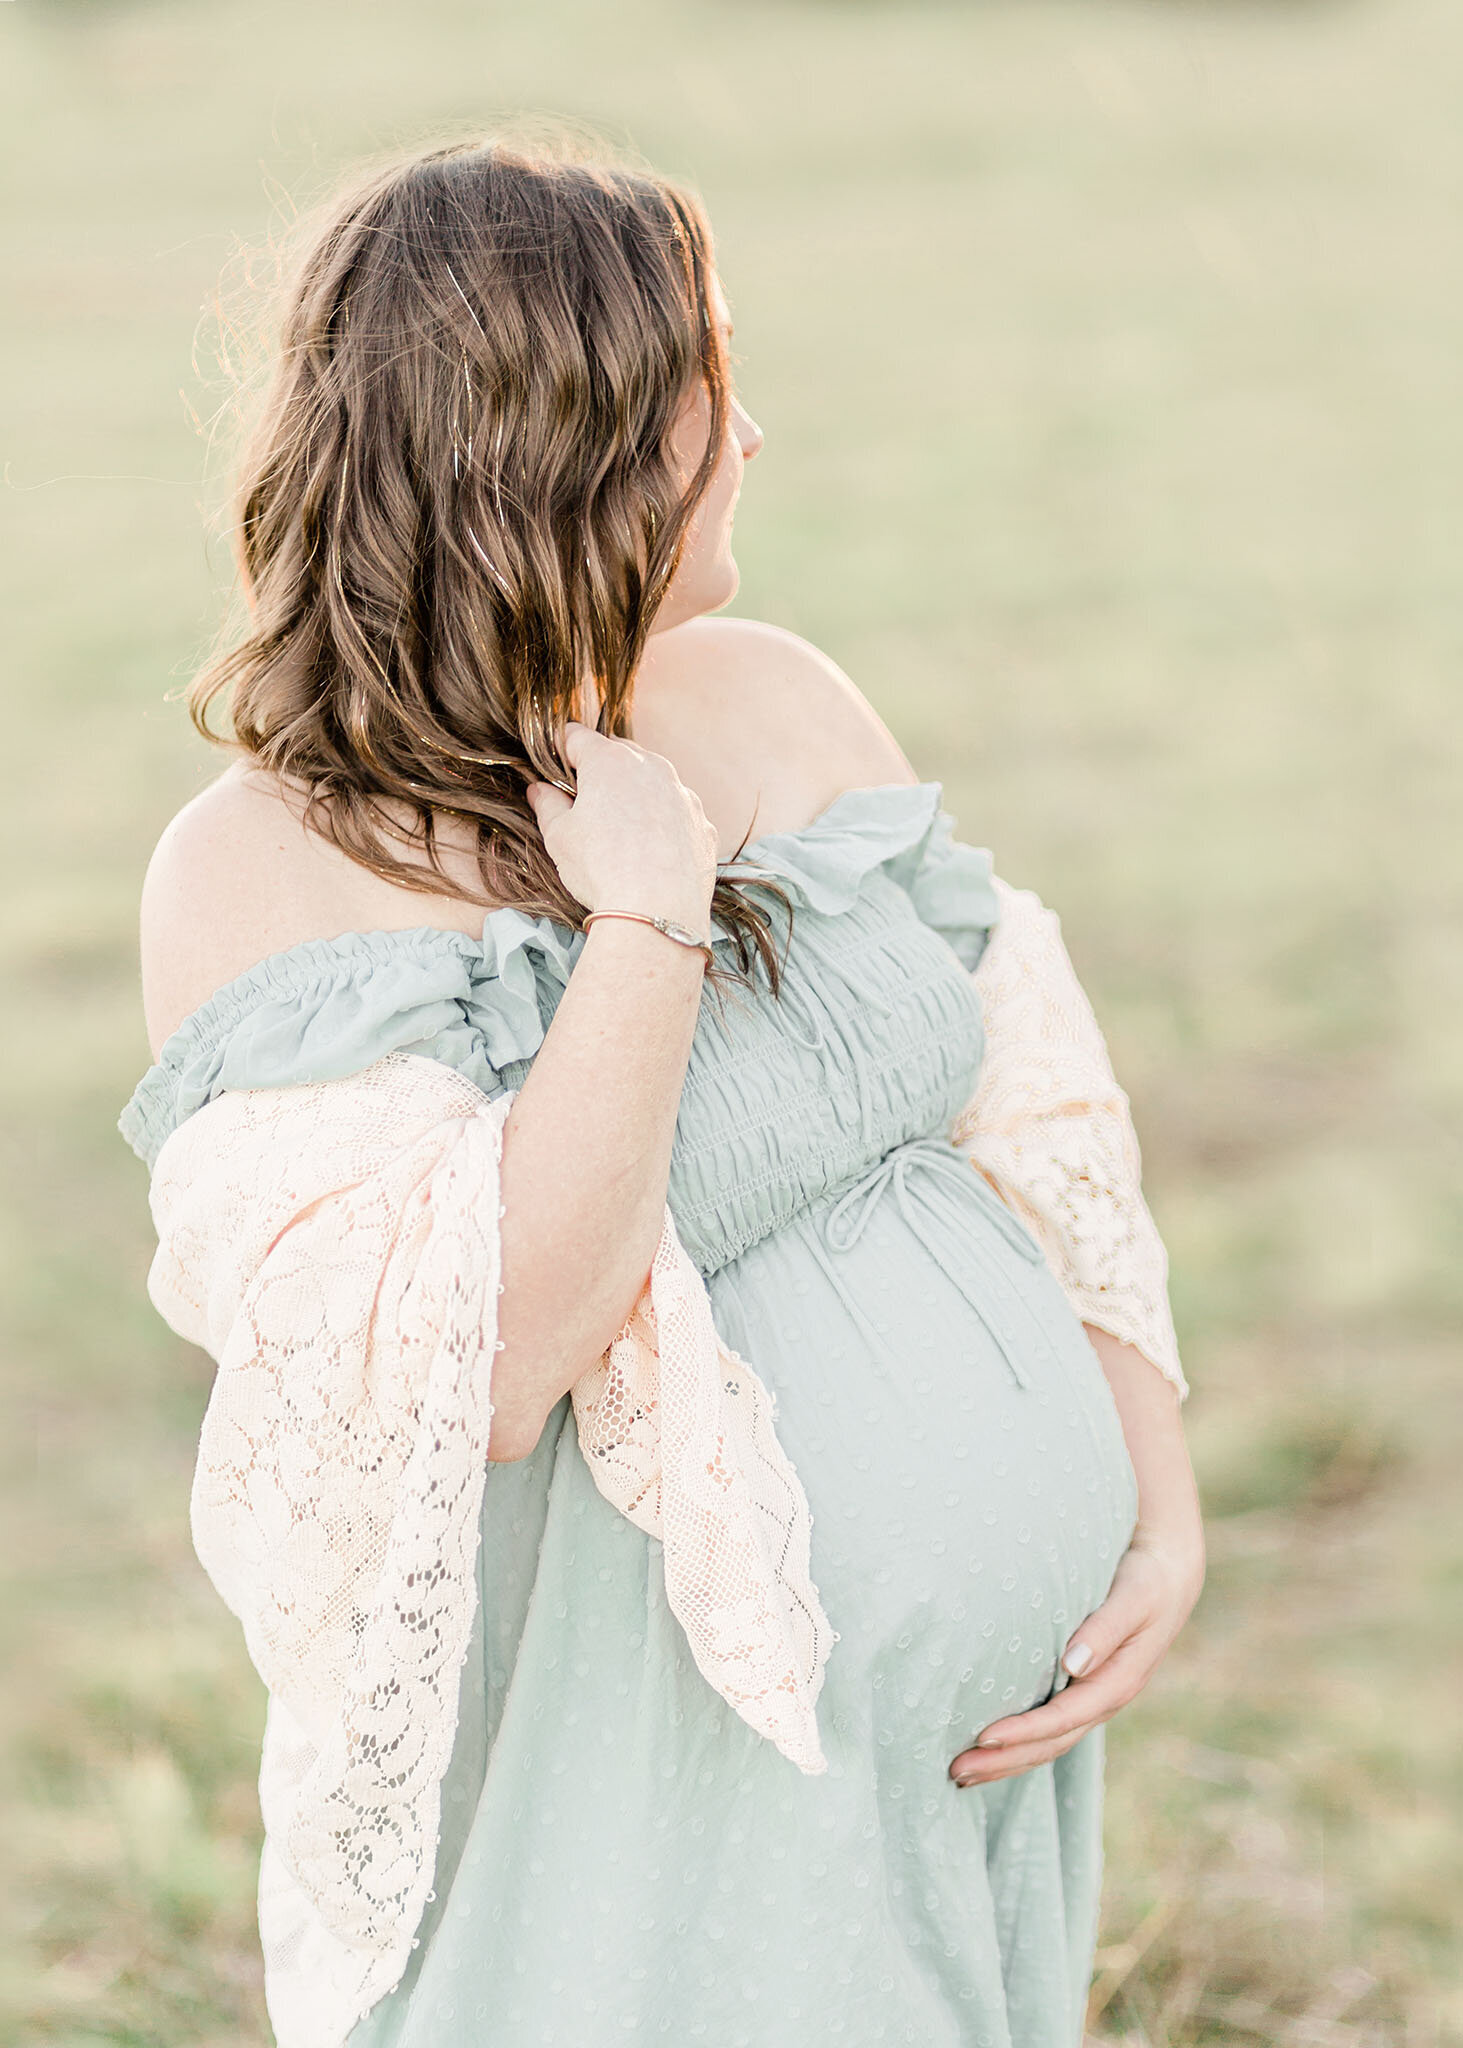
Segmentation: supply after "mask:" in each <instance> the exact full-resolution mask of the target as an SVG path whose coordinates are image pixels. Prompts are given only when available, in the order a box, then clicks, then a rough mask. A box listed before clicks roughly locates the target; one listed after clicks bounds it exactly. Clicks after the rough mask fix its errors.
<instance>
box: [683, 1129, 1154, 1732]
mask: <svg viewBox="0 0 1463 2048" xmlns="http://www.w3.org/2000/svg"><path fill="white" fill-rule="evenodd" d="M901 1149H902V1150H904V1151H906V1152H907V1153H909V1154H911V1155H912V1156H911V1158H910V1159H909V1160H908V1162H907V1165H908V1170H907V1171H904V1170H899V1171H898V1178H897V1185H896V1177H895V1171H894V1170H891V1171H890V1172H889V1173H888V1174H887V1175H886V1176H885V1177H884V1179H883V1180H882V1181H881V1180H878V1179H877V1178H873V1179H871V1181H870V1183H869V1184H868V1185H867V1186H865V1187H864V1188H863V1189H861V1190H856V1191H855V1192H856V1195H857V1197H858V1199H857V1201H856V1202H854V1203H853V1204H850V1202H849V1200H848V1198H844V1200H843V1201H842V1203H834V1202H831V1201H830V1202H824V1203H821V1204H817V1205H815V1206H814V1207H812V1208H810V1209H807V1210H805V1211H804V1212H803V1213H802V1214H801V1215H799V1216H798V1217H797V1218H796V1219H795V1221H794V1222H793V1223H791V1224H789V1225H787V1226H786V1227H784V1228H783V1229H781V1230H779V1231H778V1232H776V1233H775V1234H774V1235H772V1236H770V1237H768V1238H766V1239H764V1240H763V1241H762V1242H761V1243H760V1244H758V1245H755V1246H754V1247H752V1249H751V1250H750V1251H748V1252H746V1253H744V1254H743V1255H742V1256H741V1257H740V1258H739V1259H737V1260H735V1261H734V1262H733V1263H732V1264H730V1265H728V1266H726V1267H723V1268H722V1269H721V1270H720V1271H719V1272H717V1273H714V1274H712V1275H711V1276H710V1278H709V1279H708V1282H707V1286H708V1290H709V1292H710V1295H711V1301H712V1307H713V1313H714V1315H715V1318H716V1323H717V1327H718V1329H719V1330H720V1331H721V1334H722V1335H723V1337H724V1338H725V1339H726V1341H727V1342H728V1343H729V1344H731V1345H732V1346H733V1347H734V1348H735V1349H736V1350H738V1351H739V1352H741V1354H742V1355H743V1357H745V1358H746V1359H748V1360H749V1361H750V1362H751V1364H752V1365H753V1366H754V1367H755V1369H756V1370H757V1372H758V1373H759V1375H760V1376H761V1378H762V1379H763V1381H764V1382H765V1383H766V1384H767V1385H768V1387H769V1388H770V1389H771V1390H772V1392H773V1395H774V1397H775V1400H776V1405H777V1431H778V1437H779V1440H780V1441H781V1443H782V1444H783V1446H784V1448H785V1449H786V1451H787V1453H788V1456H789V1457H790V1458H791V1459H792V1461H793V1463H794V1464H795V1465H796V1467H797V1470H798V1473H799V1476H800V1478H801V1479H802V1482H803V1485H804V1488H805V1489H806V1492H807V1495H808V1500H809V1504H810V1506H811V1508H812V1514H813V1539H812V1540H813V1549H812V1563H813V1575H814V1579H815V1581H816V1583H817V1585H818V1588H819V1591H820V1593H821V1595H822V1598H823V1602H824V1605H825V1607H826V1608H827V1611H828V1615H829V1619H830V1621H831V1622H832V1624H833V1626H834V1627H835V1628H836V1629H837V1630H838V1631H839V1634H840V1641H839V1642H838V1644H837V1645H836V1646H835V1649H834V1652H833V1655H832V1658H831V1660H830V1665H829V1677H828V1683H829V1686H830V1688H831V1692H830V1697H829V1701H828V1705H829V1710H830V1712H832V1713H837V1712H840V1711H842V1712H844V1713H854V1714H857V1715H858V1716H859V1717H860V1718H863V1716H864V1715H865V1714H871V1715H872V1716H873V1717H874V1719H875V1721H876V1722H878V1723H880V1724H883V1723H887V1724H888V1726H889V1727H890V1728H891V1729H892V1728H895V1727H898V1728H899V1729H900V1730H902V1731H903V1732H904V1733H905V1734H906V1735H907V1732H908V1729H909V1725H910V1719H911V1717H913V1719H914V1720H915V1722H916V1723H917V1724H919V1725H921V1726H924V1727H926V1728H930V1729H933V1728H940V1727H949V1728H951V1729H952V1732H953V1733H954V1734H955V1735H956V1737H957V1738H958V1740H957V1746H958V1742H959V1741H963V1740H964V1739H965V1738H966V1736H967V1735H968V1734H973V1733H974V1732H975V1731H976V1730H977V1729H979V1728H980V1727H981V1726H983V1725H984V1724H985V1723H986V1722H989V1721H992V1720H995V1719H996V1718H997V1717H998V1716H999V1715H1001V1714H1007V1713H1013V1712H1019V1711H1021V1710H1022V1709H1023V1708H1025V1707H1027V1706H1031V1705H1034V1704H1036V1703H1037V1702H1038V1701H1040V1700H1043V1699H1045V1698H1047V1697H1048V1695H1049V1694H1050V1693H1051V1691H1052V1690H1053V1688H1054V1686H1055V1685H1056V1684H1058V1683H1059V1682H1060V1674H1059V1668H1058V1659H1059V1658H1060V1655H1061V1652H1062V1649H1063V1648H1064V1646H1065V1644H1066V1642H1067V1639H1068V1638H1069V1636H1070V1635H1071V1633H1072V1631H1073V1629H1075V1627H1076V1626H1077V1624H1078V1623H1079V1622H1080V1621H1081V1620H1082V1619H1083V1617H1084V1616H1085V1615H1086V1614H1088V1613H1090V1612H1091V1611H1092V1609H1093V1608H1094V1607H1095V1606H1097V1605H1098V1604H1099V1602H1100V1601H1101V1600H1102V1599H1103V1597H1104V1596H1105V1594H1106V1592H1107V1590H1108V1587H1109V1585H1110V1583H1111V1580H1112V1575H1113V1572H1114V1570H1115V1569H1116V1566H1117V1562H1118V1559H1119V1558H1120V1557H1121V1555H1122V1552H1123V1550H1124V1548H1125V1547H1126V1544H1127V1542H1128V1539H1129V1537H1130V1536H1131V1533H1132V1529H1133V1524H1134V1519H1135V1515H1136V1506H1137V1493H1136V1485H1135V1482H1134V1478H1133V1470H1132V1465H1131V1463H1130V1461H1129V1458H1128V1453H1127V1449H1126V1446H1125V1444H1124V1441H1123V1436H1122V1430H1121V1427H1120V1424H1119V1421H1118V1416H1117V1411H1116V1408H1115V1406H1114V1404H1113V1400H1112V1395H1111V1393H1110V1391H1109V1388H1108V1385H1107V1381H1106V1379H1105V1378H1104V1376H1103V1373H1102V1370H1101V1367H1100V1366H1099V1364H1098V1361H1097V1357H1096V1354H1095V1353H1094V1351H1093V1349H1092V1346H1091V1344H1090V1342H1089V1341H1088V1338H1087V1335H1086V1333H1085V1331H1084V1330H1083V1328H1082V1325H1081V1323H1080V1322H1079V1321H1078V1320H1077V1317H1076V1316H1075V1314H1074V1313H1073V1311H1072V1309H1071V1307H1070V1306H1069V1304H1068V1303H1067V1300H1066V1297H1065V1296H1064V1295H1063V1293H1062V1291H1061V1289H1060V1288H1059V1287H1058V1285H1057V1283H1056V1281H1055V1280H1054V1279H1053V1277H1052V1275H1051V1274H1050V1272H1049V1271H1048V1270H1047V1268H1046V1266H1045V1264H1044V1263H1043V1262H1042V1261H1041V1259H1040V1255H1039V1253H1037V1251H1036V1247H1035V1245H1034V1243H1033V1242H1032V1240H1031V1239H1030V1238H1029V1237H1028V1236H1027V1234H1026V1233H1025V1231H1024V1230H1022V1229H1021V1227H1020V1226H1019V1225H1018V1224H1016V1223H1015V1221H1014V1219H1012V1218H1010V1217H1009V1216H1008V1215H1007V1213H1006V1212H1005V1211H1004V1210H1003V1209H1002V1208H1001V1207H1000V1205H999V1203H998V1202H997V1200H996V1198H995V1197H994V1196H993V1195H992V1194H991V1193H990V1191H989V1190H988V1189H987V1188H986V1186H985V1184H984V1183H983V1182H981V1181H980V1180H979V1179H978V1177H977V1176H976V1174H975V1173H974V1170H973V1169H966V1171H967V1172H968V1173H969V1180H968V1182H967V1181H965V1180H963V1179H962V1177H961V1176H960V1175H956V1174H951V1173H950V1172H949V1171H948V1162H936V1164H937V1165H940V1164H942V1163H943V1164H944V1165H945V1167H946V1170H944V1171H925V1170H922V1169H921V1164H920V1158H919V1154H918V1148H917V1147H910V1148H901ZM926 1156H927V1155H926ZM1033 1255H1034V1256H1033ZM835 1681H836V1682H835ZM886 1739H888V1738H887V1737H886Z"/></svg>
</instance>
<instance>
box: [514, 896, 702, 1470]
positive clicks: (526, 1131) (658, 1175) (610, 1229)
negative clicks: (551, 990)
mask: <svg viewBox="0 0 1463 2048" xmlns="http://www.w3.org/2000/svg"><path fill="white" fill-rule="evenodd" d="M704 978H705V956H704V954H702V953H699V952H695V951H693V950H692V949H691V948H689V947H683V946H678V945H677V944H675V942H674V941H672V940H670V939H668V938H666V937H665V936H664V934H663V933H660V932H657V931H654V930H652V929H650V928H649V927H648V926H646V925H642V924H637V923H634V922H631V921H629V920H626V919H620V918H605V919H603V920H600V921H598V922H596V923H595V924H594V925H593V926H591V928H590V930H589V931H588V932H587V933H586V935H585V940H584V946H583V950H582V951H581V953H580V955H579V958H578V960H577V961H576V963H575V967H574V972H573V974H572V975H571V976H570V978H569V983H568V986H567V988H566V989H565V991H564V994H563V997H562V998H561V1000H560V1003H559V1007H558V1009H557V1011H556V1012H555V1015H554V1018H553V1022H552V1023H551V1024H550V1026H549V1029H548V1031H547V1033H546V1034H545V1037H544V1042H543V1045H542V1047H541V1048H540V1050H539V1052H538V1055H537V1057H536V1058H535V1060H534V1063H533V1066H532V1068H531V1069H530V1071H529V1075H528V1078H527V1080H526V1081H525V1082H524V1084H523V1086H522V1088H521V1089H520V1090H519V1093H518V1096H517V1099H516V1100H515V1102H514V1104H513V1107H512V1109H511V1110H510V1111H509V1114H508V1120H507V1123H506V1124H505V1126H504V1131H503V1163H502V1203H503V1210H504V1214H503V1217H502V1220H501V1224H500V1230H501V1242H502V1285H503V1293H502V1296H501V1298H500V1300H499V1304H498V1308H499V1324H498V1334H499V1338H500V1340H501V1341H502V1344H503V1347H504V1348H503V1349H502V1350H501V1351H500V1352H498V1353H497V1355H496V1358H495V1360H494V1365H493V1421H492V1449H491V1455H492V1456H493V1458H494V1459H495V1460H503V1459H513V1458H520V1457H526V1456H527V1454H528V1453H529V1451H531V1450H532V1449H533V1446H534V1445H535V1443H537V1441H538V1438H539V1434H540V1432H541V1430H542V1428H543V1424H544V1421H545V1419H546V1417H547V1416H548V1414H549V1412H550V1410H551V1409H552V1408H553V1406H554V1404H555V1402H556V1401H558V1400H559V1399H560V1397H561V1396H562V1395H563V1394H565V1393H566V1392H567V1391H568V1390H569V1388H570V1387H572V1386H573V1384H574V1382H575V1381H576V1380H577V1379H579V1378H580V1377H581V1375H582V1374H583V1373H585V1372H587V1371H588V1370H589V1368H590V1367H591V1366H592V1365H593V1364H594V1362H595V1360H596V1359H597V1358H599V1357H600V1356H601V1355H602V1354H603V1352H604V1351H605V1349H606V1347H607V1346H608V1345H609V1343H610V1341H611V1339H612V1338H613V1337H614V1336H615V1334H616V1332H617V1331H618V1330H619V1329H620V1328H621V1327H622V1326H623V1324H624V1323H625V1320H626V1318H627V1317H628V1316H629V1314H630V1311H631V1310H632V1309H633V1307H634V1305H635V1303H636V1301H637V1300H638V1298H639V1295H640V1292H641V1289H642V1288H643V1286H644V1284H645V1280H646V1276H647V1274H648V1273H649V1270H650V1262H651V1258H652V1256H653V1255H654V1252H655V1247H656V1244H657V1242H658V1241H659V1238H660V1230H661V1222H662V1218H663V1215H664V1209H665V1197H666V1187H667V1183H668V1181H669V1177H670V1159H671V1143H672V1140H673V1138H674V1135H675V1126H676V1113H677V1111H678V1109H679V1107H680V1100H681V1087H682V1083H683V1081H684V1079H685V1073H686V1063H687V1061H688V1059H689V1058H690V1053H691V1042H692V1039H693V1037H694V1035H695V1030H696V1019H697V1015H698V1012H699V1009H700V1002H701V990H702V983H703V980H704Z"/></svg>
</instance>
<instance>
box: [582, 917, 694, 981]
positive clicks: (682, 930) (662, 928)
mask: <svg viewBox="0 0 1463 2048" xmlns="http://www.w3.org/2000/svg"><path fill="white" fill-rule="evenodd" d="M597 917H628V918H631V919H632V920H633V921H634V922H635V923H636V924H649V925H654V927H655V929H656V930H657V931H658V932H664V933H665V935H666V937H667V938H668V939H674V940H675V942H676V944H677V945H678V946H694V947H695V948H696V950H697V952H698V953H704V954H705V955H706V964H707V966H708V967H709V966H710V965H711V963H712V952H711V947H710V945H709V943H708V942H707V941H706V940H705V939H698V938H697V936H696V934H695V933H694V932H693V931H689V930H688V929H687V928H686V926H685V925H683V924H677V923H676V922H675V921H674V919H672V918H669V917H651V916H649V915H648V914H647V912H645V911H643V910H591V911H590V912H589V914H588V916H587V917H586V918H585V920H584V929H585V930H586V931H588V930H589V927H590V926H591V925H592V924H593V923H594V920H595V919H596V918H597Z"/></svg>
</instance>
